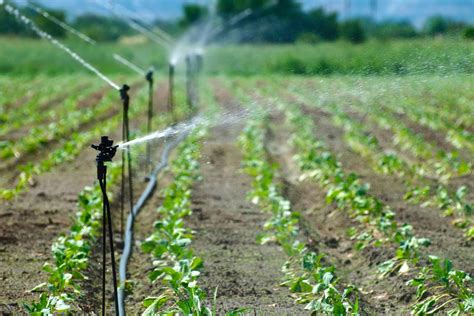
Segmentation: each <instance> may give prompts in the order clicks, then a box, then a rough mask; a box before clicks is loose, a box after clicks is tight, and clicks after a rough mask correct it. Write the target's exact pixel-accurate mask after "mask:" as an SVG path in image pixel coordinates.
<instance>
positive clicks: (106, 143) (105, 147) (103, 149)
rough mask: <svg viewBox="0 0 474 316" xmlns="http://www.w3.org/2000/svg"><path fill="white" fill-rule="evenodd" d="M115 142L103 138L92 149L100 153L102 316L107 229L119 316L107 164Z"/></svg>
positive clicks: (114, 151) (97, 160) (98, 177)
mask: <svg viewBox="0 0 474 316" xmlns="http://www.w3.org/2000/svg"><path fill="white" fill-rule="evenodd" d="M113 143H114V142H113V141H112V140H110V139H109V138H108V136H102V137H101V139H100V144H99V145H91V147H92V148H94V149H95V150H97V151H98V152H99V153H98V154H97V157H96V163H97V179H98V180H99V185H100V189H101V191H102V315H103V316H105V308H106V274H107V269H106V262H107V249H106V248H107V247H106V245H107V227H108V233H109V243H110V258H111V264H112V280H113V287H114V303H115V313H116V314H117V315H118V313H119V307H118V293H117V274H116V271H115V269H116V265H115V249H114V236H113V229H112V213H111V211H110V203H109V199H108V197H107V165H106V164H105V163H106V162H111V161H112V158H113V157H114V156H115V153H116V152H117V148H118V146H117V145H116V146H113Z"/></svg>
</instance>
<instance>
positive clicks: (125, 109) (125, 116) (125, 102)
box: [119, 84, 133, 240]
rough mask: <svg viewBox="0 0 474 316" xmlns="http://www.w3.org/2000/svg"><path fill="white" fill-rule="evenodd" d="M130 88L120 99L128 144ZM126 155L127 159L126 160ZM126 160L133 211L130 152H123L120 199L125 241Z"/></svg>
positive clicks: (126, 89)
mask: <svg viewBox="0 0 474 316" xmlns="http://www.w3.org/2000/svg"><path fill="white" fill-rule="evenodd" d="M129 90H130V87H129V86H127V85H126V84H124V85H123V86H122V88H121V89H120V90H119V91H120V98H121V99H122V104H123V124H122V137H123V139H125V140H126V141H127V142H128V141H130V126H129V121H128V109H129V105H130V96H129V94H128V91H129ZM125 155H126V159H125ZM125 160H127V167H128V189H129V200H130V201H129V202H130V211H133V181H132V155H131V153H130V150H127V151H126V153H125V152H122V186H121V193H122V194H121V199H120V236H121V238H122V240H123V221H124V207H125Z"/></svg>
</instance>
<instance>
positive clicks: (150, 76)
mask: <svg viewBox="0 0 474 316" xmlns="http://www.w3.org/2000/svg"><path fill="white" fill-rule="evenodd" d="M145 79H146V81H148V87H149V89H148V122H147V134H150V133H151V129H152V126H151V124H152V120H153V69H150V70H149V71H148V72H147V73H146V75H145ZM146 163H147V173H149V172H151V144H150V142H148V143H147V145H146Z"/></svg>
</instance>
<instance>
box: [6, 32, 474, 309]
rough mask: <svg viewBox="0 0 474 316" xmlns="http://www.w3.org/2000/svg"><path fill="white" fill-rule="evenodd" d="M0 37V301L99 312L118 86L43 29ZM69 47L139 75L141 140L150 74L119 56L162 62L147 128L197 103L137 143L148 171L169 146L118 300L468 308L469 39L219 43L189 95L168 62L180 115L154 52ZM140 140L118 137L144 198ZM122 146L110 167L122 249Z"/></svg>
mask: <svg viewBox="0 0 474 316" xmlns="http://www.w3.org/2000/svg"><path fill="white" fill-rule="evenodd" d="M3 43H9V45H8V46H6V45H3ZM0 44H1V47H2V48H0V50H1V51H2V52H4V53H5V56H8V58H5V59H3V58H2V59H1V60H0V72H1V75H0V122H1V123H2V124H1V125H0V157H1V160H0V172H1V178H0V179H1V180H0V203H1V208H0V313H5V314H8V313H19V312H25V311H27V312H30V313H34V312H43V313H60V312H63V311H68V312H71V313H99V312H100V311H101V308H102V307H101V306H102V297H101V287H102V281H101V270H102V261H101V260H102V257H101V255H102V250H103V246H102V243H101V237H102V226H101V222H102V196H101V191H100V187H99V185H98V184H97V182H94V181H95V179H96V165H95V161H94V159H95V156H96V152H95V151H94V150H92V149H91V148H90V144H92V143H97V142H98V141H99V138H100V136H101V135H108V136H109V137H110V138H111V139H113V140H115V141H116V142H119V141H121V140H122V129H121V123H122V107H121V103H120V98H119V94H118V93H117V92H116V91H113V90H112V89H110V88H108V87H107V86H105V84H103V83H102V82H100V81H99V80H98V79H97V78H96V77H93V76H92V75H90V74H88V73H87V72H86V71H82V70H81V69H80V68H79V66H77V65H75V64H74V63H73V62H72V61H70V60H69V59H68V58H67V56H64V55H63V54H62V53H61V52H60V51H55V50H54V49H53V48H52V47H49V46H48V45H47V43H41V44H40V43H38V42H37V41H35V40H14V39H9V38H2V39H0ZM71 45H74V44H73V43H72V44H71ZM414 47H415V48H418V49H414ZM75 49H77V50H78V51H79V52H80V54H81V55H82V56H84V57H85V58H87V59H88V60H90V61H91V62H93V63H96V64H99V65H101V67H102V68H101V70H103V71H104V72H105V73H106V74H107V75H110V76H111V78H112V79H113V80H114V81H115V82H120V83H122V82H126V83H128V84H129V85H131V106H130V122H131V131H132V139H133V138H137V137H140V136H143V135H146V133H147V131H146V120H147V100H148V86H147V84H146V81H145V80H144V79H143V78H140V77H138V76H136V75H134V76H132V75H130V72H128V71H127V70H126V69H124V68H122V67H121V66H120V65H117V64H116V63H114V62H113V60H110V57H108V56H110V55H111V53H112V52H118V53H120V54H123V55H124V56H125V57H126V58H130V59H131V60H133V61H135V62H140V64H141V65H148V64H150V63H153V64H155V65H156V66H157V69H158V74H157V77H156V78H155V82H156V85H155V89H154V91H153V96H154V103H153V108H154V112H155V113H156V116H155V118H154V121H153V126H154V128H153V130H158V131H160V130H164V129H166V128H167V127H168V126H170V125H171V124H173V123H176V120H179V121H183V122H189V117H191V116H192V115H193V114H196V113H195V112H196V111H197V112H198V113H197V114H196V115H198V116H199V117H200V118H201V119H200V120H199V122H200V123H199V124H197V126H195V128H193V129H188V128H187V129H183V130H185V132H182V133H181V134H179V133H178V136H174V137H167V138H165V140H163V139H158V140H154V141H152V142H150V143H148V144H149V145H150V147H151V152H152V159H151V161H152V165H153V167H154V166H156V165H157V164H159V163H160V162H161V161H163V157H165V156H166V155H165V154H166V152H167V150H168V148H171V149H170V150H171V154H170V157H169V159H167V161H168V167H167V168H166V169H165V170H164V171H163V172H161V173H160V174H159V175H158V187H157V188H158V189H157V191H156V192H155V193H154V194H153V195H152V196H151V197H150V199H149V200H148V201H147V202H146V204H145V205H144V207H143V208H142V210H141V212H140V213H139V214H138V215H137V216H136V218H135V225H134V239H135V242H134V243H133V244H132V246H133V254H132V256H131V259H130V261H129V264H128V269H127V278H126V280H120V284H119V286H120V287H121V288H122V290H123V291H124V293H125V300H124V302H125V308H126V311H127V312H128V313H129V314H131V315H135V314H141V313H144V314H145V315H153V314H155V313H156V314H159V313H165V314H166V313H169V314H173V313H179V314H193V315H214V314H215V315H223V314H229V315H239V314H245V315H247V314H249V315H252V314H255V315H273V314H275V315H304V314H317V315H319V314H332V315H346V314H347V315H349V314H352V315H405V314H410V313H412V314H416V315H426V314H443V315H445V314H450V315H470V314H472V313H474V294H473V291H474V281H473V280H472V275H473V274H474V266H473V264H472V263H473V262H474V251H473V250H472V249H473V248H472V246H473V241H474V222H473V220H474V217H473V212H474V209H473V207H474V205H473V203H474V173H473V169H472V168H473V166H472V164H473V163H474V159H473V157H474V156H473V153H474V122H473V120H474V119H473V118H474V115H473V114H474V77H473V73H474V46H473V44H472V43H469V42H466V41H460V40H454V39H444V40H443V39H432V40H413V41H394V42H390V43H380V42H369V43H366V44H363V45H359V46H354V45H351V44H347V43H343V42H337V43H332V44H319V45H316V46H309V45H299V46H271V45H266V46H261V47H257V46H255V47H254V46H242V47H241V46H238V47H234V46H223V47H211V48H210V49H209V52H208V55H205V58H204V64H205V68H204V71H203V73H201V74H200V75H199V77H198V84H197V85H196V87H195V89H196V90H197V91H198V93H197V94H198V96H199V98H198V100H199V102H198V107H197V110H196V109H195V111H190V110H189V108H188V106H187V100H186V91H185V88H184V87H185V76H184V75H183V74H182V73H184V70H183V69H179V70H178V79H177V82H176V89H175V93H176V95H175V104H176V106H175V112H174V113H170V112H169V98H168V91H169V86H168V85H169V81H168V78H167V77H166V69H164V65H166V60H165V54H164V52H160V51H157V53H156V55H155V54H154V53H152V52H154V51H156V50H153V51H152V50H151V49H150V46H149V44H143V45H138V46H133V47H131V46H129V45H126V44H113V45H112V44H110V45H104V46H101V47H98V48H97V49H94V50H91V49H88V48H85V47H82V46H81V47H75ZM33 52H34V53H33ZM20 57H21V58H20ZM43 67H44V69H43ZM180 126H181V125H179V124H178V125H175V127H177V128H178V130H179V127H180ZM184 126H191V125H190V124H189V123H188V124H186V125H184ZM193 126H194V125H193ZM173 140H174V141H176V142H177V143H176V144H175V145H176V146H174V145H173ZM178 142H179V144H178ZM146 145H147V144H141V145H137V146H132V147H130V151H129V152H130V153H131V155H132V157H133V160H132V161H133V170H134V173H133V176H132V179H133V184H134V185H133V192H134V200H133V202H135V203H136V202H137V200H138V197H139V196H140V194H141V193H142V192H143V191H144V190H145V187H146V186H147V182H146V181H144V178H145V176H146V175H147V174H148V173H149V172H150V166H148V164H147V162H146V158H145V151H146ZM125 152H126V151H121V150H119V152H118V154H117V157H116V158H115V159H114V162H113V163H112V164H110V167H109V174H108V179H107V181H108V183H109V191H110V192H109V194H110V196H111V206H112V213H113V217H114V218H113V219H114V233H115V246H116V257H117V262H118V261H119V259H120V256H121V254H122V252H123V249H124V243H123V240H122V238H121V234H120V231H121V229H120V227H121V225H122V223H121V222H122V219H121V215H120V201H121V198H122V196H121V195H120V194H121V192H123V191H121V180H122V179H121V178H120V176H121V162H120V157H119V156H120V155H121V154H122V153H125ZM126 183H128V181H126ZM127 189H128V185H127ZM123 198H124V199H125V201H126V203H125V206H126V208H125V210H126V212H127V213H128V211H129V209H128V202H129V201H128V196H124V197H123ZM109 272H110V271H109ZM107 282H108V283H110V282H111V278H110V276H109V275H108V276H107ZM107 291H108V292H107V306H108V310H110V311H111V310H113V308H114V307H113V306H114V304H113V287H112V285H111V284H109V285H108V289H107Z"/></svg>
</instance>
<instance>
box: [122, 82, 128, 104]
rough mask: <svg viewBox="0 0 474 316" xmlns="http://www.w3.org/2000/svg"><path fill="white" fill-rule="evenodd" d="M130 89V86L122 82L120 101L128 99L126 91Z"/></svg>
mask: <svg viewBox="0 0 474 316" xmlns="http://www.w3.org/2000/svg"><path fill="white" fill-rule="evenodd" d="M129 90H130V87H129V86H127V85H126V84H124V85H123V86H122V88H121V89H120V98H121V99H122V101H126V100H128V99H129V98H130V97H129V96H128V91H129Z"/></svg>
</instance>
